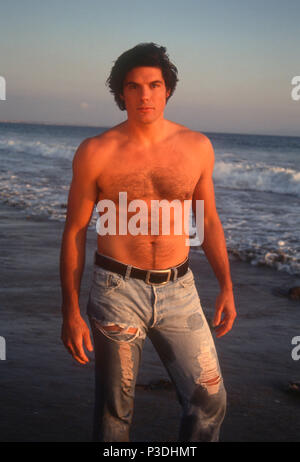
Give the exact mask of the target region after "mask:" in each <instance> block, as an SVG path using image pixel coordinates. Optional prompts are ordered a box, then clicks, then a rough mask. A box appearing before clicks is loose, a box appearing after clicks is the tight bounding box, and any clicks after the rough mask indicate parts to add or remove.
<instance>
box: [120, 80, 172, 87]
mask: <svg viewBox="0 0 300 462" xmlns="http://www.w3.org/2000/svg"><path fill="white" fill-rule="evenodd" d="M152 83H163V81H162V80H153V81H152V82H150V85H151V84H152ZM124 85H125V87H126V86H127V85H140V84H139V83H137V82H134V81H133V80H130V81H129V82H126V83H125V84H124Z"/></svg>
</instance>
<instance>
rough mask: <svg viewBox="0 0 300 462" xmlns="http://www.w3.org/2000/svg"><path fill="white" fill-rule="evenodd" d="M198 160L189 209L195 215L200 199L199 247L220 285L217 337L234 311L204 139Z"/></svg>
mask: <svg viewBox="0 0 300 462" xmlns="http://www.w3.org/2000/svg"><path fill="white" fill-rule="evenodd" d="M202 136H203V135H202ZM201 159H202V162H203V164H202V165H203V168H202V172H201V176H200V179H199V181H198V183H197V185H196V188H195V190H194V194H193V201H192V207H193V212H194V214H195V210H196V207H195V206H196V202H195V201H196V200H204V241H203V244H202V248H203V250H204V253H205V255H206V258H207V259H208V261H209V263H210V265H211V267H212V268H213V271H214V273H215V275H216V277H217V279H218V281H219V285H220V294H219V295H218V297H217V300H216V311H215V316H214V321H213V322H214V326H215V327H216V329H215V330H216V335H217V337H221V336H222V335H224V334H226V333H227V332H228V331H229V330H230V329H231V327H232V325H233V322H234V319H235V317H236V310H235V303H234V296H233V287H232V281H231V275H230V266H229V260H228V254H227V249H226V242H225V236H224V231H223V228H222V224H221V221H220V218H219V215H218V212H217V209H216V203H215V192H214V185H213V179H212V174H213V168H214V151H213V147H212V145H211V142H210V141H209V139H208V138H207V137H204V136H203V138H202V140H201ZM222 315H223V318H222ZM221 318H222V319H221Z"/></svg>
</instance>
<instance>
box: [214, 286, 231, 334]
mask: <svg viewBox="0 0 300 462" xmlns="http://www.w3.org/2000/svg"><path fill="white" fill-rule="evenodd" d="M222 315H223V317H222ZM235 318H236V310H235V305H234V297H233V291H232V289H223V290H221V292H220V294H219V295H218V297H217V300H216V312H215V316H214V320H213V325H214V327H215V332H216V337H222V335H225V334H226V333H227V332H228V331H230V329H231V328H232V325H233V322H234V320H235Z"/></svg>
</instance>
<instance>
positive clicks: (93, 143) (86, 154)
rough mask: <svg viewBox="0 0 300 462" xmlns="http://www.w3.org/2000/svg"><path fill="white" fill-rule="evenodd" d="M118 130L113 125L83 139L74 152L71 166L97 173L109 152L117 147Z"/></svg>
mask: <svg viewBox="0 0 300 462" xmlns="http://www.w3.org/2000/svg"><path fill="white" fill-rule="evenodd" d="M118 132H119V130H118V128H117V127H113V128H111V129H108V130H106V131H105V132H103V133H100V134H99V135H95V136H92V137H90V138H86V139H84V140H83V141H82V142H81V143H80V145H79V146H78V148H77V150H76V152H75V155H74V158H73V168H75V169H76V168H78V169H81V170H82V169H85V170H86V173H88V171H89V170H94V171H95V173H96V174H98V173H99V169H101V166H103V165H104V164H105V162H106V161H107V159H108V157H109V154H110V153H111V152H113V151H114V150H115V149H116V147H117V144H118V142H119V138H120V136H118Z"/></svg>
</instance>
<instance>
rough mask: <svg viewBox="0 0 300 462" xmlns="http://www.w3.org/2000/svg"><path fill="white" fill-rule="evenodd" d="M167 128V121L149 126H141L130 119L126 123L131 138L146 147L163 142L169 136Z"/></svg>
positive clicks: (157, 121)
mask: <svg viewBox="0 0 300 462" xmlns="http://www.w3.org/2000/svg"><path fill="white" fill-rule="evenodd" d="M167 127H168V121H167V120H166V119H159V120H156V121H154V122H152V123H149V124H139V123H136V122H135V121H131V120H129V119H128V120H126V122H125V123H124V128H125V130H126V132H127V134H128V136H129V138H130V139H131V140H132V141H135V142H138V143H139V144H141V145H144V146H145V147H149V146H151V145H154V144H156V143H159V142H160V141H162V140H163V139H164V138H165V137H166V136H167V131H168V128H167Z"/></svg>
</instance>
